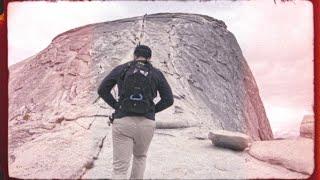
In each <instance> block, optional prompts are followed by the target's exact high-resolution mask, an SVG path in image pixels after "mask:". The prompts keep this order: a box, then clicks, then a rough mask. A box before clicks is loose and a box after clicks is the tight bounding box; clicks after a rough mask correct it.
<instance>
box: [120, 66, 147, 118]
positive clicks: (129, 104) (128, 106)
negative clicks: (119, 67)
mask: <svg viewBox="0 0 320 180" xmlns="http://www.w3.org/2000/svg"><path fill="white" fill-rule="evenodd" d="M152 69H153V67H152V65H151V64H150V63H147V64H145V63H143V62H139V61H134V62H130V63H129V64H128V66H127V67H126V68H125V70H124V73H123V74H122V77H121V79H122V82H123V85H122V91H121V94H120V99H119V102H120V107H119V109H121V110H122V111H124V112H129V113H135V114H141V115H143V114H146V113H148V112H149V111H150V108H152V106H153V101H152V100H153V98H152V92H153V91H152V83H151V73H152Z"/></svg>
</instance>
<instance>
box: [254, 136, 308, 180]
mask: <svg viewBox="0 0 320 180" xmlns="http://www.w3.org/2000/svg"><path fill="white" fill-rule="evenodd" d="M249 154H250V155H252V156H253V157H255V158H257V159H259V160H262V161H266V162H269V163H272V164H278V165H282V166H284V167H286V168H288V169H290V170H293V171H296V172H300V173H304V174H307V175H311V174H312V172H313V170H314V149H313V140H312V139H309V138H298V139H290V140H289V139H287V140H273V141H256V142H253V143H252V146H251V147H250V151H249Z"/></svg>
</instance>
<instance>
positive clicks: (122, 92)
mask: <svg viewBox="0 0 320 180" xmlns="http://www.w3.org/2000/svg"><path fill="white" fill-rule="evenodd" d="M150 58H151V49H150V48H149V47H147V46H144V45H139V46H137V47H136V49H135V51H134V61H131V62H128V63H125V64H122V65H119V66H117V67H115V68H114V69H113V70H112V71H111V72H110V73H109V74H108V75H107V76H106V77H105V78H104V79H103V81H102V83H101V85H100V86H99V89H98V94H99V96H100V97H101V98H102V99H103V100H104V101H105V102H106V103H107V104H109V105H110V106H111V107H112V108H114V109H115V112H114V113H113V115H112V118H111V121H112V124H113V125H112V139H113V175H112V178H116V179H117V178H120V179H125V178H127V177H126V175H127V170H128V168H129V164H130V160H131V156H132V154H133V155H134V158H133V163H132V170H131V176H130V178H132V179H142V178H143V174H144V170H145V166H146V154H147V151H148V147H149V145H150V142H151V140H152V137H153V134H154V130H155V127H156V123H155V113H157V112H160V111H162V110H164V109H166V108H168V107H169V106H171V105H172V104H173V95H172V91H171V88H170V86H169V84H168V82H167V80H166V79H165V77H164V75H163V74H162V72H161V71H160V70H158V69H156V68H154V67H153V66H152V64H151V63H150V62H149V61H150ZM116 84H117V86H118V91H119V92H118V94H119V100H118V101H116V100H115V98H114V97H113V96H112V94H111V89H112V88H113V87H114V86H115V85H116ZM157 92H159V94H160V97H161V100H160V101H159V102H158V103H157V104H154V102H153V99H154V98H155V97H156V95H157Z"/></svg>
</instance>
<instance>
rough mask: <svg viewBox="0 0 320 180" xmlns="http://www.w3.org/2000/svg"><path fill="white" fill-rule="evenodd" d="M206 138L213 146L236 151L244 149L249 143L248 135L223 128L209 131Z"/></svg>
mask: <svg viewBox="0 0 320 180" xmlns="http://www.w3.org/2000/svg"><path fill="white" fill-rule="evenodd" d="M208 138H209V139H210V140H211V141H212V144H214V145H215V146H218V147H223V148H229V149H232V150H237V151H243V150H245V149H246V148H247V147H249V145H250V143H251V139H250V137H249V136H248V135H246V134H243V133H239V132H232V131H225V130H217V131H213V132H209V134H208Z"/></svg>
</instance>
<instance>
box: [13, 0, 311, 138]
mask: <svg viewBox="0 0 320 180" xmlns="http://www.w3.org/2000/svg"><path fill="white" fill-rule="evenodd" d="M158 12H186V13H198V14H206V15H209V16H212V17H214V18H217V19H220V20H223V21H224V22H225V23H226V25H227V26H228V30H229V31H231V32H232V33H233V34H235V36H236V38H237V41H238V42H239V44H240V47H241V49H242V51H243V54H244V56H245V57H246V60H247V61H248V64H249V66H250V68H251V70H252V72H253V74H254V76H255V79H256V81H257V84H258V86H259V90H260V96H261V98H262V100H263V102H264V105H265V108H266V111H267V115H268V118H269V120H270V123H271V126H272V128H273V130H274V131H276V133H277V132H278V131H280V130H281V131H285V130H288V127H289V126H290V128H291V127H292V128H294V130H295V133H297V132H298V130H299V126H298V125H299V123H300V121H301V120H302V117H303V115H305V114H310V113H312V105H313V20H312V4H311V3H310V2H308V1H299V0H296V1H294V2H289V3H279V2H278V3H277V4H274V3H273V0H259V1H240V2H239V1H237V2H232V1H212V2H178V1H176V2H168V1H161V2H136V1H130V2H129V1H120V2H119V1H117V2H114V1H112V2H110V1H109V2H97V1H95V2H67V1H66V2H55V3H50V2H13V3H9V6H8V41H9V42H8V43H9V65H12V64H14V63H16V62H19V61H21V60H24V59H26V58H28V57H30V56H32V55H35V54H36V53H38V52H39V51H41V50H42V49H44V48H46V47H47V46H48V45H49V44H50V42H51V40H52V39H53V38H54V37H55V36H56V35H58V34H60V33H62V32H65V31H67V30H69V29H71V28H75V27H79V26H82V25H86V24H91V23H97V22H103V21H110V20H115V19H120V18H126V17H133V16H141V15H144V14H145V13H148V14H151V13H158Z"/></svg>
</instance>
